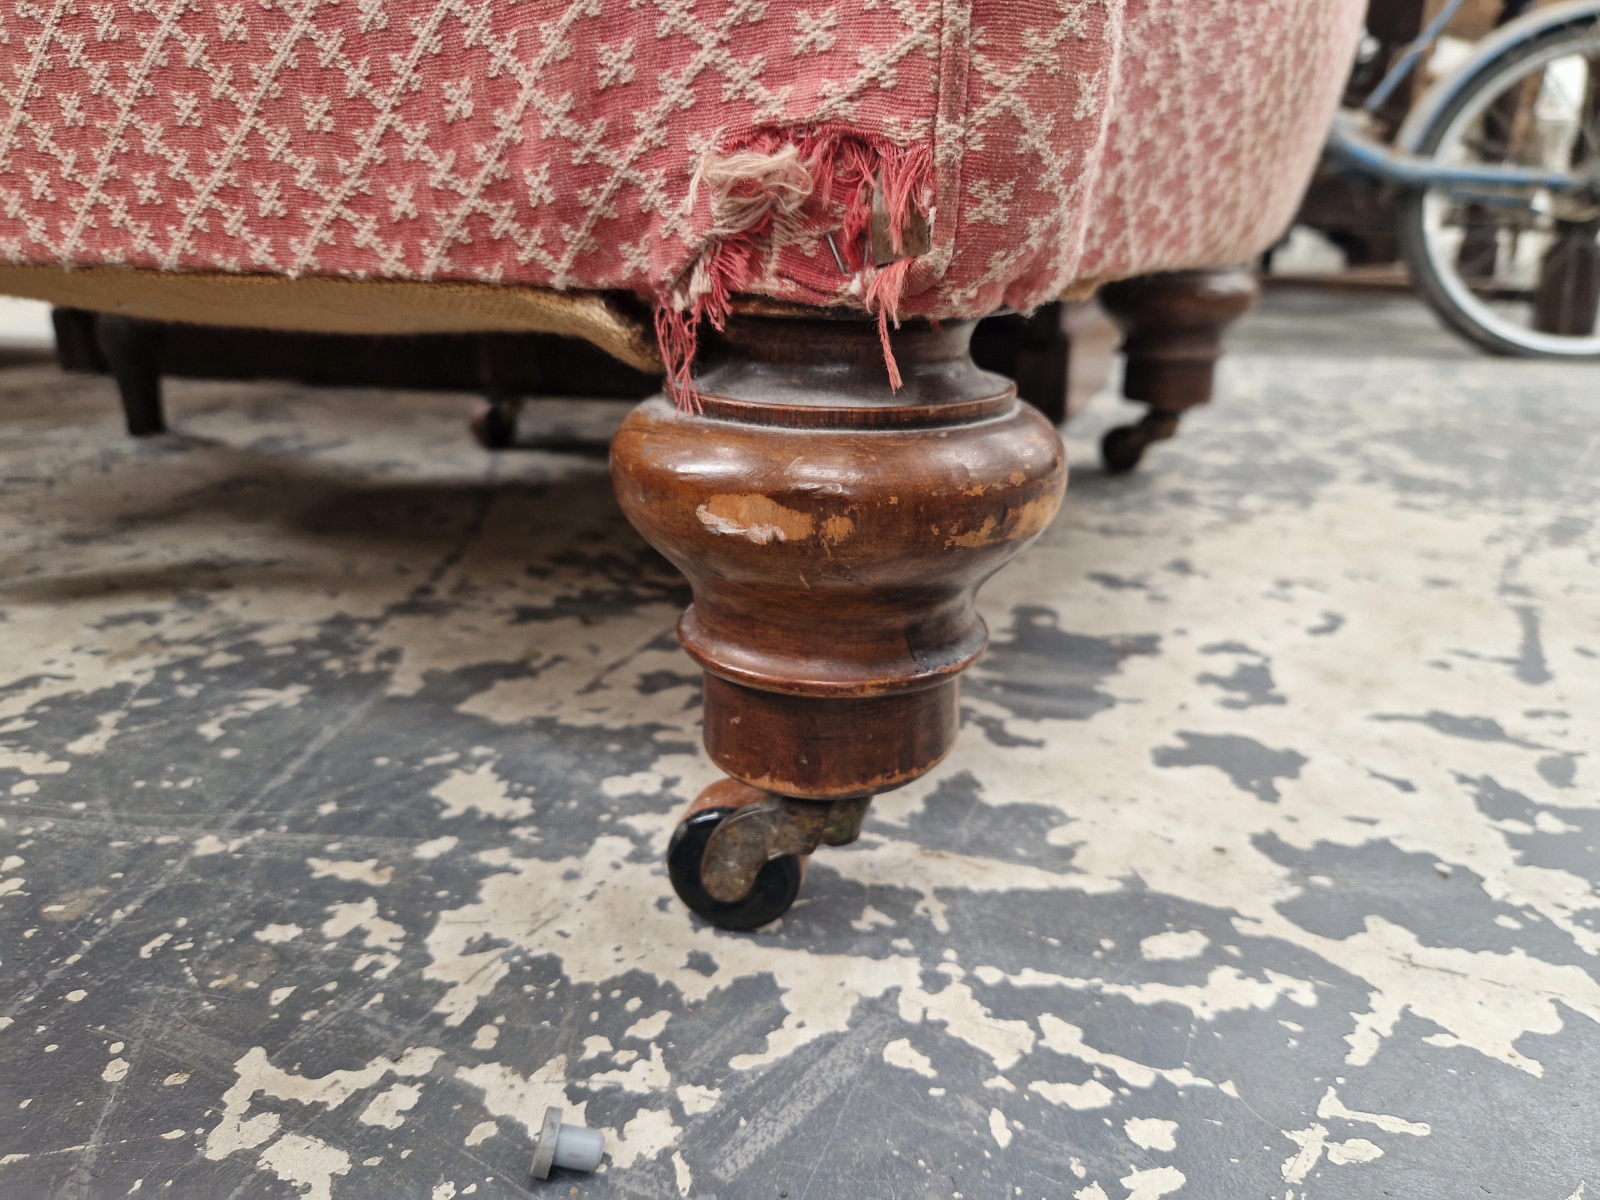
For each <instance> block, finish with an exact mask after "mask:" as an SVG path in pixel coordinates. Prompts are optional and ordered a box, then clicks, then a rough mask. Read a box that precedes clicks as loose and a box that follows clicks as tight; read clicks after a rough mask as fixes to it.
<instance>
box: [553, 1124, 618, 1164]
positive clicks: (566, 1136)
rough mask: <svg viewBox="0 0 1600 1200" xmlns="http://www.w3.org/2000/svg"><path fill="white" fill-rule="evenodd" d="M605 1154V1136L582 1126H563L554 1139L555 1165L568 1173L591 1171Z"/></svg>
mask: <svg viewBox="0 0 1600 1200" xmlns="http://www.w3.org/2000/svg"><path fill="white" fill-rule="evenodd" d="M605 1152H606V1135H605V1134H603V1133H601V1132H600V1131H599V1130H598V1129H586V1128H584V1127H583V1126H582V1125H563V1126H562V1127H561V1133H560V1135H559V1136H558V1137H557V1138H556V1160H555V1165H556V1166H558V1167H565V1168H566V1169H567V1170H569V1171H592V1170H594V1169H595V1168H596V1167H598V1166H599V1165H600V1159H601V1158H602V1157H603V1156H604V1155H605Z"/></svg>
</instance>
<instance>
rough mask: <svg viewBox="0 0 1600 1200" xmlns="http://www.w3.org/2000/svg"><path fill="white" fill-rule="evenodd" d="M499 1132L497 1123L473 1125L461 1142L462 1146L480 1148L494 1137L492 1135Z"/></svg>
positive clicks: (487, 1122)
mask: <svg viewBox="0 0 1600 1200" xmlns="http://www.w3.org/2000/svg"><path fill="white" fill-rule="evenodd" d="M499 1132H500V1124H499V1122H497V1121H479V1122H478V1123H477V1124H476V1125H474V1126H473V1127H472V1132H471V1133H469V1134H467V1136H466V1137H465V1138H464V1139H463V1140H462V1145H464V1146H481V1145H483V1143H484V1142H487V1141H488V1140H489V1139H490V1138H492V1137H494V1135H495V1134H497V1133H499Z"/></svg>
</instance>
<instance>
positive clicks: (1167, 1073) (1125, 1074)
mask: <svg viewBox="0 0 1600 1200" xmlns="http://www.w3.org/2000/svg"><path fill="white" fill-rule="evenodd" d="M1039 1028H1040V1030H1042V1031H1043V1033H1044V1036H1043V1037H1042V1038H1041V1039H1040V1045H1042V1046H1045V1047H1046V1048H1048V1049H1050V1050H1054V1051H1055V1052H1056V1053H1057V1054H1063V1055H1066V1056H1067V1057H1068V1058H1075V1059H1077V1060H1078V1061H1079V1062H1082V1063H1087V1064H1088V1065H1089V1066H1091V1067H1104V1068H1105V1069H1107V1070H1109V1071H1112V1072H1114V1073H1115V1074H1116V1076H1117V1077H1118V1078H1119V1079H1121V1080H1122V1081H1123V1082H1124V1083H1126V1084H1128V1085H1129V1086H1131V1087H1136V1088H1147V1087H1149V1086H1151V1085H1152V1084H1153V1083H1155V1081H1156V1080H1158V1079H1164V1080H1166V1081H1167V1082H1168V1083H1170V1084H1172V1086H1173V1087H1180V1088H1182V1087H1210V1086H1212V1085H1211V1081H1210V1080H1209V1079H1202V1078H1201V1077H1200V1076H1198V1075H1196V1074H1194V1073H1193V1072H1192V1071H1190V1070H1189V1069H1188V1068H1187V1067H1175V1068H1169V1067H1147V1066H1145V1065H1144V1064H1143V1063H1139V1062H1134V1061H1133V1060H1132V1059H1131V1058H1123V1057H1122V1056H1121V1055H1120V1054H1107V1053H1106V1052H1105V1051H1103V1050H1096V1049H1095V1048H1094V1047H1093V1046H1090V1045H1089V1044H1088V1043H1087V1042H1085V1041H1084V1040H1083V1030H1081V1029H1079V1028H1078V1027H1077V1026H1076V1025H1073V1024H1070V1023H1069V1022H1067V1021H1063V1020H1062V1019H1061V1018H1060V1017H1057V1016H1054V1015H1052V1014H1050V1013H1041V1014H1040V1016H1039Z"/></svg>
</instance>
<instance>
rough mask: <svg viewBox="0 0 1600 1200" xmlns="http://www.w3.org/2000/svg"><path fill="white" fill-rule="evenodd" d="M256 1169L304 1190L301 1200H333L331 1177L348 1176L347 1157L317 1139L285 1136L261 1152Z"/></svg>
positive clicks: (348, 1163) (292, 1135)
mask: <svg viewBox="0 0 1600 1200" xmlns="http://www.w3.org/2000/svg"><path fill="white" fill-rule="evenodd" d="M256 1166H257V1167H259V1168H261V1169H262V1170H266V1171H271V1172H272V1173H273V1174H274V1175H276V1176H277V1177H278V1178H279V1179H281V1180H283V1181H284V1182H285V1183H292V1184H294V1185H295V1186H296V1187H298V1188H303V1189H305V1190H303V1191H302V1192H301V1193H300V1195H301V1197H302V1200H333V1177H334V1176H335V1175H348V1174H349V1173H350V1156H349V1155H348V1154H346V1153H345V1152H344V1151H343V1150H336V1149H334V1148H333V1147H332V1146H330V1145H328V1143H327V1142H324V1141H320V1140H319V1139H317V1138H314V1137H307V1136H305V1135H303V1134H299V1133H288V1134H285V1135H284V1136H283V1137H281V1138H279V1139H278V1140H277V1141H276V1142H274V1143H273V1144H272V1145H270V1146H268V1147H267V1148H266V1149H265V1150H263V1151H262V1152H261V1157H259V1158H258V1159H256Z"/></svg>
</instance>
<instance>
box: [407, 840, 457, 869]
mask: <svg viewBox="0 0 1600 1200" xmlns="http://www.w3.org/2000/svg"><path fill="white" fill-rule="evenodd" d="M460 840H461V839H460V838H455V837H451V836H450V835H449V834H446V835H445V836H444V837H436V838H434V839H433V840H432V841H428V842H418V843H417V845H415V846H413V847H412V849H411V857H412V858H420V859H422V861H423V862H432V861H433V860H434V859H436V858H438V857H439V856H440V855H441V854H448V853H450V851H452V850H454V849H455V848H456V843H457V842H459V841H460Z"/></svg>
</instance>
